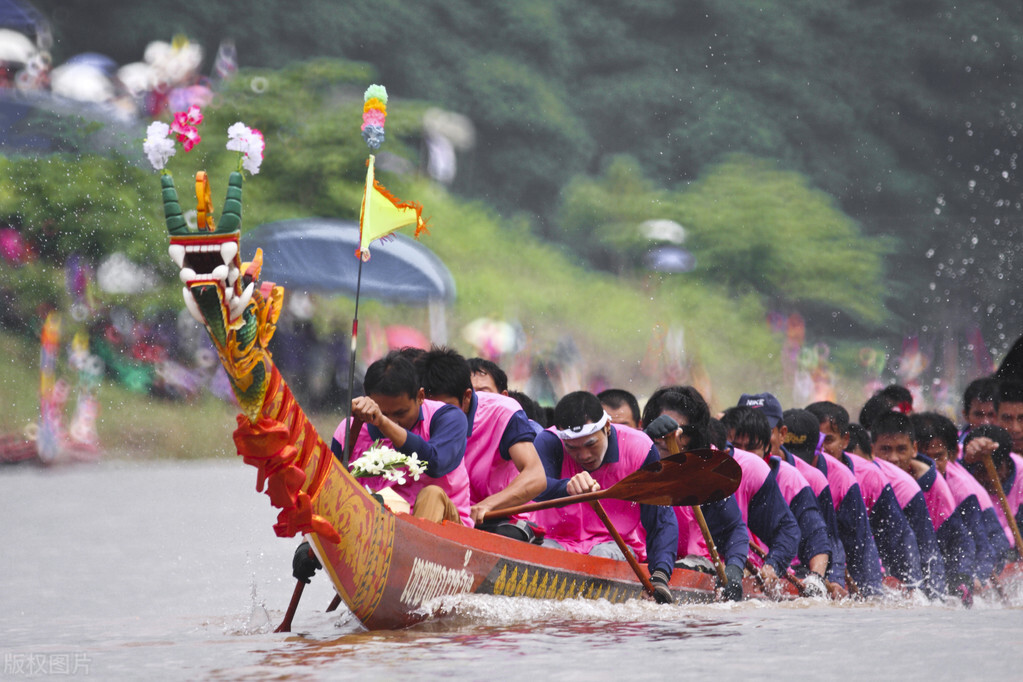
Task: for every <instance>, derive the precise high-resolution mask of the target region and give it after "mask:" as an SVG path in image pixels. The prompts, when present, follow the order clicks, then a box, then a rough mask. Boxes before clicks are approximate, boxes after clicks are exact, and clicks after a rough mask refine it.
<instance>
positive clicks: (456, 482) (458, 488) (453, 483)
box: [334, 400, 473, 528]
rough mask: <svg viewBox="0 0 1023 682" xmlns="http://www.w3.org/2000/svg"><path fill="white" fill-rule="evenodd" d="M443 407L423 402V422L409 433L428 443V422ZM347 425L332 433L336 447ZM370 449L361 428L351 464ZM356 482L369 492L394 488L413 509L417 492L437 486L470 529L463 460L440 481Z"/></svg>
mask: <svg viewBox="0 0 1023 682" xmlns="http://www.w3.org/2000/svg"><path fill="white" fill-rule="evenodd" d="M446 406H447V405H446V404H445V403H442V402H438V401H436V400H424V401H423V406H422V408H421V411H422V416H423V418H422V419H420V420H419V421H418V422H416V425H415V426H413V427H412V428H411V429H410V430H409V433H414V434H416V435H417V436H419V437H420V438H422V439H423V440H430V420H431V419H433V415H434V414H436V412H437V410H439V409H441V408H442V407H446ZM456 409H457V408H456ZM349 421H350V420H349V419H345V420H344V421H343V422H341V423H340V424H338V427H337V430H336V431H335V432H334V439H335V440H337V441H338V442H339V443H344V442H345V438H346V437H347V433H348V424H349ZM381 443H382V444H383V445H386V446H388V447H392V448H393V447H394V443H392V442H391V441H390V440H388V439H387V438H382V439H381ZM371 447H373V438H372V436H370V435H369V425H368V424H363V425H362V429H360V430H359V436H358V437H357V438H356V439H355V444H354V445H353V447H352V453H353V455H354V456H353V457H352V458H351V461H352V462H355V461H357V460H358V459H359V458H360V457H362V455H363V453H365V452H366V451H367V450H369V449H370V448H371ZM359 482H360V483H362V484H363V485H365V486H367V487H368V488H369V489H370V490H382V489H383V488H393V489H394V492H396V493H397V494H398V496H399V497H401V499H403V500H405V501H406V502H408V503H409V505H412V506H415V503H416V496H417V495H419V491H420V490H422V489H423V488H425V487H426V486H428V485H436V486H439V487H440V489H441V490H443V491H444V492H445V493H446V494H447V496H448V497H449V498H451V501H452V502H453V503H454V505H455V507H456V508H457V509H458V516H459V518H461V519H462V523H463V524H464V525H466V526H469V527H470V528H472V526H473V523H472V517H471V516H470V515H469V506H470V505H469V473H468V471H467V470H466V468H465V458H464V457H463V458H462V461H461V462H459V463H458V466H457V467H455V468H454V470H453V471H451V472H450V473H448V474H445V475H444V476H441V477H440V478H433V477H432V476H427V475H426V474H422V475H421V476H420V477H419V480H418V481H415V480H413V479H412V477H411V476H408V477H406V480H405V483H404V484H403V485H396V484H395V482H394V481H388V480H387V479H385V478H383V477H382V476H373V477H368V478H360V479H359Z"/></svg>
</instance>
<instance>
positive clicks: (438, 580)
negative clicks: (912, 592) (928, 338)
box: [161, 172, 1023, 629]
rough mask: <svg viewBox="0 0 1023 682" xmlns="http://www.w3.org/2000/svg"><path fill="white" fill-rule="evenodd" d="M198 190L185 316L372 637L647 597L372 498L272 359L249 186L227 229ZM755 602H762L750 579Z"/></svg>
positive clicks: (698, 583) (696, 598)
mask: <svg viewBox="0 0 1023 682" xmlns="http://www.w3.org/2000/svg"><path fill="white" fill-rule="evenodd" d="M195 177H196V183H195V187H196V195H197V198H198V210H197V222H198V226H197V227H190V226H189V225H188V223H187V221H186V220H185V218H184V215H183V213H182V210H181V205H180V202H179V200H178V194H177V190H176V188H175V185H174V181H173V178H172V177H171V176H170V175H169V174H163V175H162V176H161V183H162V194H163V204H164V214H165V220H166V225H167V229H168V232H169V235H170V246H169V254H170V257H171V259H172V260H173V261H174V262H175V264H176V265H177V266H178V268H179V270H180V278H181V281H182V282H183V284H184V288H183V290H182V294H183V298H184V302H185V305H186V307H187V309H188V310H189V312H190V313H191V314H192V316H193V317H194V318H195V319H196V320H197V321H198V322H199V323H200V324H201V325H202V326H203V327H204V328H205V329H206V331H207V333H208V335H209V338H210V339H211V341H212V343H213V345H214V347H215V349H216V352H217V354H218V357H219V359H220V361H221V363H222V365H223V366H224V369H225V370H226V373H227V376H228V378H229V380H230V383H231V387H232V390H233V392H234V394H235V397H236V398H237V401H238V406H239V409H240V414H239V415H238V416H237V428H236V429H235V431H234V442H235V445H236V448H237V451H238V454H239V455H240V456H241V457H242V458H243V460H244V462H245V463H247V464H250V465H252V466H254V467H255V468H256V470H257V471H256V491H257V492H262V493H265V494H266V495H267V496H268V497H269V498H270V503H271V505H273V506H274V507H276V508H278V509H280V513H279V514H278V517H277V523H276V524H274V531H275V533H276V534H277V535H278V536H280V537H294V536H296V535H300V534H301V535H304V536H305V537H306V538H307V539H308V540H309V542H310V545H311V547H312V548H313V550H314V552H315V553H316V556H317V557H318V559H319V560H320V562H321V564H322V565H323V567H324V569H325V573H326V574H327V575H328V576H329V578H330V580H331V582H332V584H333V586H334V588H335V589H336V590H337V594H338V595H339V596H340V598H341V599H342V600H343V601H344V603H345V604H346V605H347V607H348V608H349V609H350V610H351V612H352V613H353V614H354V615H355V617H356V618H358V619H359V621H361V622H362V624H363V625H365V626H366V627H367V628H369V629H394V628H401V627H407V626H409V625H412V624H415V623H417V622H420V621H422V620H424V619H427V618H429V617H430V616H431V615H433V613H434V611H433V606H432V605H431V602H433V600H435V599H436V598H438V597H443V596H447V595H458V594H486V595H503V596H510V597H527V598H535V599H577V598H584V599H605V600H607V601H609V602H613V603H617V602H623V601H626V600H629V599H635V598H639V597H641V596H642V595H643V593H644V587H643V585H642V583H641V581H640V579H639V577H638V575H637V573H636V572H634V571H633V569H632V568H631V567H630V565H629V564H628V563H627V562H623V561H614V560H611V559H605V558H599V557H591V556H586V555H581V554H574V553H570V552H566V551H562V550H556V549H550V548H544V547H539V546H536V545H530V544H526V543H523V542H519V541H516V540H511V539H508V538H504V537H502V536H499V535H494V534H490V533H485V532H482V531H478V530H475V529H472V528H467V527H465V526H462V525H460V524H451V523H447V522H445V523H441V524H438V523H434V522H430V521H425V520H422V519H418V518H415V517H413V516H411V515H409V514H404V513H394V512H392V511H391V510H390V509H388V508H387V507H386V506H385V505H383V504H381V503H380V502H379V501H378V500H377V499H376V498H374V497H373V496H371V494H370V493H369V492H368V491H367V490H366V489H364V488H363V486H362V485H361V484H360V483H359V481H358V480H357V479H356V478H355V477H353V476H352V474H351V473H350V472H349V471H348V470H347V469H346V468H345V467H344V466H342V464H341V462H339V461H338V460H337V458H336V457H335V456H334V454H333V452H332V451H331V448H330V446H329V445H328V444H327V443H326V442H324V440H323V439H322V438H321V437H320V436H319V435H318V434H317V432H316V430H315V428H314V427H313V425H312V423H311V422H310V421H309V419H308V418H307V416H306V414H305V413H304V412H303V410H302V408H301V406H300V405H299V404H298V402H297V401H296V400H295V397H294V395H293V394H292V392H291V390H290V389H289V388H288V385H287V383H286V382H285V380H284V378H283V377H282V376H281V374H280V372H279V371H278V369H277V367H275V366H274V363H273V361H272V358H271V356H270V353H269V352H268V350H267V344H268V342H269V341H270V339H271V338H272V336H273V333H274V330H275V327H276V323H277V319H278V317H279V315H280V312H281V304H282V301H283V296H284V290H283V288H282V287H281V286H278V285H276V284H274V283H273V282H261V281H260V279H259V277H260V270H261V265H262V253H261V251H259V250H257V252H256V254H255V255H254V257H253V260H252V261H250V262H242V261H241V259H240V256H239V254H240V248H239V247H240V239H241V218H242V217H241V211H242V183H243V178H242V175H241V173H240V172H234V173H232V174H231V175H230V177H229V181H228V189H227V197H226V199H225V202H224V208H223V210H222V212H221V216H220V220H219V223H217V222H215V221H214V220H213V210H212V205H211V200H210V196H211V190H210V184H209V178H208V177H207V176H206V174H205V173H204V172H199V173H197V174H196V176H195ZM719 492H720V491H719ZM728 492H730V491H728ZM728 492H724V494H725V495H727V494H728ZM640 570H641V571H642V572H646V568H645V567H642V566H641V567H640ZM1002 576H1003V580H1005V581H1013V582H1015V583H1018V582H1019V581H1020V579H1021V577H1023V567H1021V564H1010V565H1009V566H1008V567H1007V568H1006V569H1005V571H1004V572H1003V573H1002ZM644 577H648V575H647V576H644ZM888 584H889V586H890V587H896V588H897V587H898V586H897V585H896V584H894V583H892V582H888ZM781 586H782V594H781V595H778V596H780V597H781V598H783V599H785V598H795V597H797V596H798V590H797V588H796V587H795V586H794V585H793V584H790V583H786V582H782V583H781ZM669 588H670V589H671V591H672V594H673V595H674V597H675V598H676V599H677V600H679V601H682V602H709V601H713V600H714V599H715V598H716V592H715V579H714V576H712V575H710V574H708V573H704V572H701V571H697V570H689V569H685V568H676V570H675V571H674V573H673V575H672V578H671V581H670V584H669ZM743 591H744V593H745V594H747V595H749V596H752V597H755V596H763V593H762V591H761V590H760V588H759V586H758V585H757V584H756V582H755V580H754V579H753V578H752V577H749V576H747V577H746V578H745V579H744V584H743ZM434 603H435V602H434Z"/></svg>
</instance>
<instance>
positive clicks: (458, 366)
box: [416, 348, 547, 542]
mask: <svg viewBox="0 0 1023 682" xmlns="http://www.w3.org/2000/svg"><path fill="white" fill-rule="evenodd" d="M469 367H470V365H469V363H468V362H466V360H465V358H463V357H462V356H461V355H459V354H458V353H457V352H456V351H454V350H451V349H447V348H434V349H432V350H431V351H429V352H428V353H425V354H424V355H423V356H421V357H420V358H419V360H418V361H417V363H416V368H417V369H418V371H419V380H420V383H421V384H422V387H423V390H424V391H425V394H426V397H427V398H429V399H431V400H438V401H440V402H442V403H446V404H448V405H454V406H455V407H457V408H458V409H460V410H461V411H462V412H463V413H465V415H466V417H467V420H468V439H467V441H466V446H465V467H466V470H467V471H468V472H469V503H470V505H471V507H470V510H469V513H470V515H471V516H472V520H473V523H475V524H476V527H477V528H479V529H480V530H485V531H488V532H492V533H497V534H499V535H504V536H506V537H511V538H515V539H517V540H524V541H527V542H529V541H532V540H533V539H534V537H535V536H534V532H533V529H532V528H531V526H530V525H529V518H528V516H527V515H520V516H516V517H513V518H512V519H501V520H498V521H491V522H489V523H483V517H484V515H486V513H487V512H488V511H490V510H492V509H505V508H508V507H514V506H518V505H520V504H525V503H526V502H529V501H530V500H532V499H533V498H535V497H536V496H537V495H539V494H540V493H542V492H543V491H544V490H545V489H546V487H547V478H546V476H545V474H544V469H543V465H542V464H541V463H540V457H539V456H538V455H537V454H536V449H535V448H534V447H533V439H534V438H535V437H536V431H534V430H533V427H532V426H531V425H530V423H529V420H528V419H527V418H526V413H525V412H524V411H523V410H522V408H521V406H520V405H519V403H518V402H516V401H515V400H514V399H512V398H509V397H508V396H506V395H501V394H500V393H494V392H477V391H474V390H473V386H472V379H471V374H470V370H469Z"/></svg>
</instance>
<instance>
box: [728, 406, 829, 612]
mask: <svg viewBox="0 0 1023 682" xmlns="http://www.w3.org/2000/svg"><path fill="white" fill-rule="evenodd" d="M772 397H773V396H772ZM778 420H779V421H780V420H781V411H780V410H779V411H778ZM721 423H722V424H724V425H725V428H726V429H728V440H729V441H730V442H731V447H732V456H733V457H735V458H736V459H737V460H738V459H739V457H740V456H746V455H749V454H752V455H756V456H757V457H760V458H761V459H763V460H764V461H765V462H767V465H768V466H770V467H771V469H772V470H773V471H774V473H775V478H776V480H777V481H778V489H779V490H781V493H782V496H783V497H784V498H785V501H786V502H787V503H788V505H789V509H790V510H791V511H792V515H793V516H794V517H795V519H796V523H798V524H799V532H800V536H801V538H800V541H799V551H798V552H797V554H796V557H797V559H798V560H799V563H798V565H797V566H796V568H797V570H801V571H802V572H803V573H805V574H807V575H815V576H817V578H818V579H819V582H818V583H817V585H818V587H820V588H821V590H822V591H823V589H824V588H825V587H826V582H828V576H829V575H831V577H833V578H834V579H835V580H831V582H834V583H835V585H834V586H831V587H830V588H829V589H831V590H833V591H835V593H836V594H841V593H842V592H843V591H844V589H845V576H844V573H845V561H844V552H843V557H842V558H843V561H842V565H841V573H842V574H843V575H841V576H839V574H838V572H837V571H835V572H832V573H831V574H829V565H830V564H831V563H832V562H831V558H832V554H833V552H832V542H831V539H830V537H829V534H828V526H827V523H826V522H825V520H824V516H823V514H822V513H821V510H820V508H819V507H818V506H817V498H816V496H815V495H814V493H813V490H812V489H811V488H810V484H809V483H808V482H807V480H806V479H805V478H804V477H803V475H802V474H801V473H799V471H798V470H797V469H796V468H795V467H794V466H793V465H791V464H789V463H788V462H783V461H782V460H781V459H780V458H778V457H774V456H772V455H771V431H772V426H771V424H770V422H769V421H768V416H767V412H766V411H765V410H764V409H761V408H754V407H747V406H741V407H740V406H737V407H730V408H728V409H727V410H725V412H724V414H723V415H721ZM776 426H777V422H776V423H775V427H776ZM831 511H832V513H833V512H834V510H831ZM836 532H837V529H836ZM839 579H840V580H841V582H840V583H839V582H837V581H838V580H839ZM835 586H837V587H841V588H842V589H841V590H835V589H834V588H835Z"/></svg>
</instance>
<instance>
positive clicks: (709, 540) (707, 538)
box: [693, 504, 728, 587]
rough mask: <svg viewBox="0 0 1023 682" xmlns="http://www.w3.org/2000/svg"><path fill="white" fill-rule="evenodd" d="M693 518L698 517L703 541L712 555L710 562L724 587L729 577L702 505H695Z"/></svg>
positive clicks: (697, 520) (697, 521)
mask: <svg viewBox="0 0 1023 682" xmlns="http://www.w3.org/2000/svg"><path fill="white" fill-rule="evenodd" d="M693 516H695V517H696V523H697V524H698V525H699V526H700V532H701V533H702V534H703V541H704V542H705V543H706V544H707V551H708V552H709V553H710V560H711V561H712V562H713V563H714V570H715V571H716V572H717V574H718V580H720V581H721V585H722V587H723V586H725V585H727V584H728V576H727V575H725V565H724V564H723V563H722V562H721V556H720V555H719V554H718V548H717V546H715V544H714V538H713V537H711V534H710V528H708V527H707V519H705V518H704V517H703V510H702V509H700V505H698V504H696V505H693Z"/></svg>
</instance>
